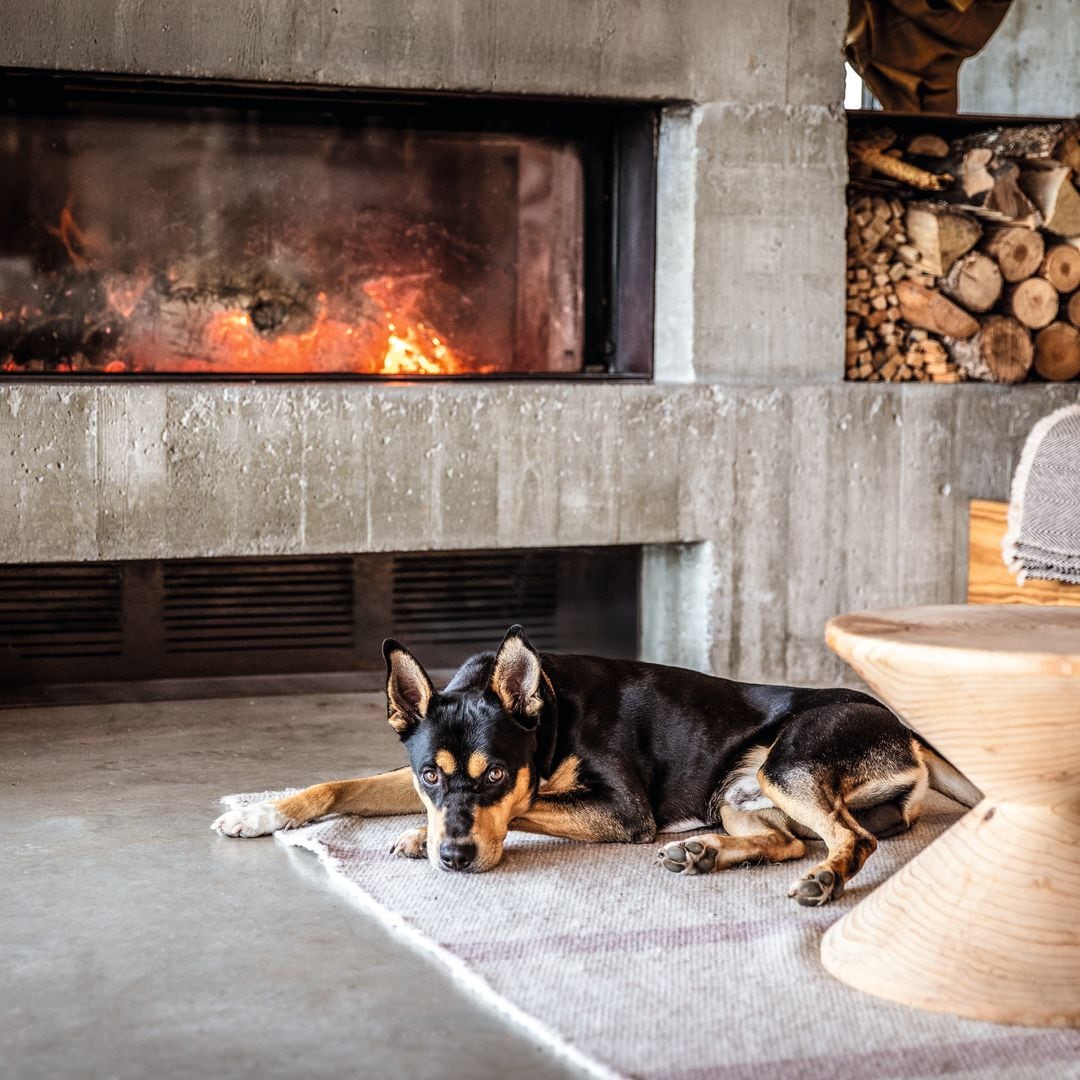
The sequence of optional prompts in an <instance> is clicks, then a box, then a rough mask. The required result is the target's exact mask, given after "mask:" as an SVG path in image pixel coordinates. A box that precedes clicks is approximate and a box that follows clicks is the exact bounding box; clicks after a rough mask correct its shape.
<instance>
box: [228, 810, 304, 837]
mask: <svg viewBox="0 0 1080 1080" xmlns="http://www.w3.org/2000/svg"><path fill="white" fill-rule="evenodd" d="M299 824H300V822H299V821H294V820H293V819H292V818H290V817H286V816H285V815H284V814H283V813H282V812H281V811H280V810H279V809H278V808H277V807H276V806H274V804H273V803H272V802H258V803H252V804H251V805H250V806H241V807H238V808H237V809H236V810H227V811H226V812H225V813H224V814H222V815H221V817H219V818H218V819H217V821H215V822H214V824H213V825H211V826H210V828H211V829H213V830H214V831H215V832H219V833H221V835H222V836H266V835H267V834H268V833H272V832H277V831H278V829H295V828H296V826H297V825H299Z"/></svg>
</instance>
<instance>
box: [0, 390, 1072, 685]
mask: <svg viewBox="0 0 1080 1080" xmlns="http://www.w3.org/2000/svg"><path fill="white" fill-rule="evenodd" d="M1077 400H1080V386H1077V385H1073V386H1058V387H1045V386H1038V385H1030V386H1025V387H1019V388H1015V389H1011V390H1009V389H1002V388H999V387H993V386H965V387H963V388H962V390H960V391H958V390H956V389H955V388H953V387H945V386H938V387H935V386H876V387H873V388H870V387H865V386H861V385H858V384H844V383H837V384H834V385H832V386H814V387H808V386H804V385H791V386H785V387H771V388H770V387H765V388H753V387H736V386H725V385H719V384H711V385H710V384H703V383H698V384H694V385H688V386H682V387H673V386H664V385H658V386H612V385H610V384H609V385H592V386H580V385H568V384H549V385H547V386H544V387H542V388H537V387H533V386H530V387H525V386H515V385H509V384H499V385H492V386H489V387H485V388H480V389H478V388H476V387H472V386H432V387H419V388H408V389H400V388H398V389H395V388H381V387H372V386H369V385H359V384H350V385H339V386H334V387H331V388H327V387H322V386H300V385H297V386H281V385H265V384H263V385H254V386H242V387H221V386H210V387H199V386H192V385H185V384H173V385H162V384H155V385H153V386H115V385H114V386H102V387H90V388H82V387H80V388H67V389H57V388H42V387H40V386H36V387H28V388H24V389H15V390H12V389H5V390H4V392H3V393H2V394H0V431H2V432H4V433H7V435H8V438H7V440H6V441H7V442H8V445H9V446H10V450H9V451H8V452H4V453H0V492H3V493H4V496H3V498H4V503H5V506H4V514H3V516H2V517H0V550H3V551H5V552H7V553H9V554H8V558H9V559H11V560H12V561H19V560H20V559H21V560H35V561H36V560H63V559H72V558H75V559H127V558H137V557H140V556H141V557H145V556H147V555H148V554H159V553H168V554H170V555H173V556H178V557H179V556H202V555H241V554H285V555H288V554H300V553H305V552H310V553H331V552H351V551H384V550H385V551H392V550H402V549H405V550H407V549H425V548H431V547H439V546H446V547H454V548H470V547H492V546H505V547H517V546H531V545H555V544H604V543H640V544H650V545H653V544H656V545H669V544H707V545H708V548H707V553H708V561H703V559H702V558H701V552H700V551H699V552H698V553H697V556H696V557H694V556H691V557H689V558H688V557H684V556H683V555H679V554H678V551H673V552H672V553H671V555H670V557H667V558H666V567H665V566H664V565H663V563H664V561H665V557H664V556H663V553H661V565H659V566H658V565H657V564H656V562H655V559H656V554H655V553H654V556H653V559H654V562H653V564H652V569H651V577H650V581H649V582H648V583H647V586H648V587H647V589H646V596H648V595H649V594H650V592H651V593H652V594H653V596H654V598H655V594H656V592H657V591H660V592H664V591H668V592H669V593H670V596H672V597H677V598H678V600H677V603H676V602H675V601H674V600H673V601H672V602H671V604H668V603H667V601H665V608H664V610H661V611H657V612H654V617H653V622H652V624H651V625H652V626H653V627H663V626H667V627H670V628H671V629H670V630H668V631H665V633H666V634H667V637H668V640H667V641H666V642H665V641H660V640H657V639H656V633H657V631H656V630H651V631H650V634H649V636H650V638H651V640H650V643H649V649H650V652H651V653H652V654H653V655H654V656H657V657H660V658H667V659H671V658H674V657H686V656H693V655H694V651H695V638H696V637H700V638H701V639H702V640H701V647H700V649H699V650H698V651H700V653H701V654H703V656H705V657H707V658H708V660H709V662H710V663H711V664H712V666H713V667H714V668H715V669H716V670H719V671H728V672H732V673H737V674H739V675H741V676H743V677H747V678H758V677H761V678H772V679H782V678H792V679H831V678H835V677H838V676H839V674H840V669H839V665H838V664H836V662H835V661H834V660H833V659H832V658H831V657H830V656H829V654H828V653H827V652H826V650H825V648H824V646H823V645H822V640H821V630H822V624H823V622H824V620H825V619H826V618H827V617H828V616H829V615H831V614H834V613H836V612H839V611H844V610H851V609H859V608H866V607H873V606H881V605H893V604H901V603H916V602H947V601H950V600H956V599H961V598H962V597H963V592H964V579H965V572H966V567H965V562H964V555H963V551H964V537H965V525H966V506H967V502H968V500H969V499H971V498H1005V497H1007V494H1008V485H1009V477H1010V476H1011V474H1012V469H1013V467H1014V465H1015V462H1016V459H1017V455H1018V453H1019V449H1020V446H1021V445H1022V442H1023V438H1024V436H1025V435H1026V433H1027V431H1028V430H1029V429H1030V427H1031V425H1032V424H1033V423H1034V422H1035V420H1036V419H1038V417H1039V416H1041V415H1043V413H1044V412H1047V411H1049V410H1050V409H1052V408H1055V407H1056V406H1058V405H1061V404H1065V403H1067V402H1073V401H1077ZM12 433H13V434H14V439H11V438H10V436H11V434H12ZM703 550H705V549H703ZM658 572H659V573H660V574H661V576H660V578H658V577H657V573H658ZM665 573H666V575H667V578H666V582H667V584H666V587H665V585H664V576H663V575H664V574H665ZM672 604H674V607H675V608H676V609H677V610H673V609H672ZM676 627H677V629H676ZM706 634H707V635H708V641H707V647H706V641H705V638H706ZM665 649H667V650H669V651H667V652H665Z"/></svg>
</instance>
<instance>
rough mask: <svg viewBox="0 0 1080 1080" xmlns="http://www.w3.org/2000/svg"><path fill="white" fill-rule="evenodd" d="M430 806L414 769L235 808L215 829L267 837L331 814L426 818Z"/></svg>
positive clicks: (318, 787)
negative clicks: (423, 800) (418, 787)
mask: <svg viewBox="0 0 1080 1080" xmlns="http://www.w3.org/2000/svg"><path fill="white" fill-rule="evenodd" d="M423 812H424V807H423V805H422V804H421V802H420V796H419V795H417V793H416V789H415V787H413V775H412V769H410V768H409V767H408V766H406V767H405V768H404V769H395V770H394V771H393V772H388V773H380V774H379V775H378V776H365V777H363V778H362V779H359V780H334V781H331V782H330V783H328V784H316V785H315V786H314V787H309V788H305V789H304V790H303V791H298V792H297V793H296V794H295V795H286V796H285V797H284V798H283V799H270V800H267V801H266V802H261V803H252V804H251V805H250V806H241V807H239V808H238V809H236V810H229V811H227V812H226V813H224V814H222V815H221V817H219V818H218V819H217V821H215V822H214V824H213V825H211V826H210V827H211V828H212V829H216V830H217V831H218V832H220V833H222V834H223V835H225V836H265V835H266V834H267V833H272V832H276V831H277V830H278V829H295V828H296V827H297V826H298V825H304V824H306V823H307V822H309V821H314V820H315V819H316V818H321V817H325V816H326V815H327V814H362V815H364V816H366V817H385V816H387V815H392V814H422V813H423Z"/></svg>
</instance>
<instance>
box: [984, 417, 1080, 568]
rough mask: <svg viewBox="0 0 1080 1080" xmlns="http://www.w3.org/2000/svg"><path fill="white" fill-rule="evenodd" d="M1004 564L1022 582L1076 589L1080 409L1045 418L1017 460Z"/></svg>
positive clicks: (1079, 544)
mask: <svg viewBox="0 0 1080 1080" xmlns="http://www.w3.org/2000/svg"><path fill="white" fill-rule="evenodd" d="M1002 547H1003V553H1004V555H1005V563H1006V565H1007V566H1008V567H1009V569H1010V570H1011V571H1012V572H1013V573H1014V574H1016V575H1017V581H1019V582H1021V583H1023V581H1024V580H1025V579H1026V578H1039V579H1042V580H1045V581H1064V582H1068V583H1070V584H1080V405H1066V406H1065V408H1063V409H1058V410H1057V411H1056V412H1053V413H1051V414H1050V415H1049V416H1044V417H1043V419H1042V420H1040V421H1039V422H1038V423H1037V424H1036V425H1035V426H1034V427H1033V428H1032V429H1031V434H1030V435H1028V437H1027V442H1026V443H1025V444H1024V452H1023V453H1022V454H1021V455H1020V464H1019V465H1018V466H1017V469H1016V475H1015V476H1014V477H1013V485H1012V497H1011V499H1010V500H1009V528H1008V531H1007V532H1006V533H1005V539H1004V541H1003V543H1002Z"/></svg>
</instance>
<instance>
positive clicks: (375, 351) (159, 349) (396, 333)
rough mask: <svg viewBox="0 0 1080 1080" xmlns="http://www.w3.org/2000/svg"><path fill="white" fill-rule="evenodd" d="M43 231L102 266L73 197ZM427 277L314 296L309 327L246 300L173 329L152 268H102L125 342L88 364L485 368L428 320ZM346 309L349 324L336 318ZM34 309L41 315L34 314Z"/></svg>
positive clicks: (377, 370)
mask: <svg viewBox="0 0 1080 1080" xmlns="http://www.w3.org/2000/svg"><path fill="white" fill-rule="evenodd" d="M46 229H47V231H48V232H49V234H50V235H52V236H55V237H56V238H57V239H58V240H59V241H60V242H61V243H62V244H63V245H64V248H65V249H66V251H67V254H68V258H69V259H70V260H71V265H72V267H74V268H75V269H76V270H78V271H80V272H85V271H89V270H101V269H102V266H101V262H102V260H103V259H104V257H105V256H106V255H107V254H108V245H107V244H106V243H105V242H104V240H103V239H102V238H101V237H99V236H98V235H96V233H95V232H94V230H93V229H92V228H91V229H82V228H80V227H79V224H78V223H77V222H76V220H75V214H74V195H69V196H68V199H67V202H66V203H65V204H64V207H63V209H62V210H61V211H60V217H59V220H58V222H57V224H56V225H49V226H46ZM167 276H168V277H169V278H170V279H171V280H174V281H175V279H176V275H175V272H172V271H169V272H168V273H167ZM433 282H434V275H432V274H430V273H413V274H404V275H399V276H396V277H392V276H384V277H378V278H372V279H370V280H368V281H366V282H364V284H363V285H362V286H361V288H362V291H363V294H364V296H363V298H362V302H361V303H360V304H358V305H354V307H355V313H354V312H353V311H352V310H350V305H349V304H348V303H344V304H342V303H338V304H336V305H335V311H334V314H333V315H331V310H330V304H329V303H328V301H327V297H326V294H325V293H320V294H319V295H318V296H317V298H316V299H317V307H316V310H315V312H314V314H313V315H312V316H311V321H310V323H309V324H308V326H307V327H306V328H305V329H303V330H299V331H297V332H294V333H287V332H286V333H278V334H273V335H271V334H268V333H264V332H261V331H260V328H259V327H257V326H256V325H255V324H254V323H253V322H252V318H251V315H250V314H249V312H248V310H247V308H246V306H244V307H241V306H237V307H235V308H231V309H227V310H217V311H213V312H212V313H207V314H205V315H202V316H197V317H196V318H197V323H196V326H197V328H196V329H194V330H192V329H189V328H188V326H187V324H182V325H180V326H177V325H176V323H175V322H174V323H171V324H170V323H168V321H167V320H166V322H165V323H164V324H163V323H155V322H154V321H153V320H154V319H155V318H156V317H157V316H156V315H155V312H157V311H158V310H159V309H158V306H157V305H158V300H155V298H154V295H153V290H154V288H155V286H154V275H153V274H152V273H151V272H150V271H148V270H146V269H145V268H143V269H140V270H138V271H136V272H135V273H124V272H119V271H117V272H109V271H108V270H107V269H106V272H105V273H103V274H102V285H103V288H104V292H105V299H106V301H107V304H108V306H109V308H110V309H111V311H112V312H114V313H115V314H116V315H118V316H119V317H120V318H121V319H123V320H124V325H123V326H122V327H121V328H120V332H119V338H120V340H121V341H122V345H120V346H118V347H114V348H113V349H112V350H111V356H109V355H108V354H106V356H102V357H101V358H100V359H98V360H96V361H94V366H95V367H97V365H98V364H100V365H101V366H100V367H99V368H98V370H101V371H104V372H108V373H117V372H124V371H162V372H168V371H176V372H185V371H187V372H196V371H201V372H220V373H223V374H232V373H236V374H263V373H266V374H297V375H301V374H306V373H325V374H337V373H345V374H364V375H386V376H405V375H456V374H460V373H462V372H466V371H476V372H482V371H486V370H490V368H488V367H486V366H483V365H480V364H478V363H477V362H476V360H475V358H473V357H471V356H468V355H466V354H464V353H460V352H458V351H456V350H455V349H453V348H452V347H451V346H450V345H449V344H448V343H447V341H446V337H445V335H443V334H441V333H440V332H439V331H438V330H436V329H435V328H434V327H432V326H431V325H430V323H428V322H427V321H426V320H425V318H424V316H423V314H422V313H423V312H424V311H425V309H427V310H430V300H431V295H432V289H433V288H435V287H437V283H436V284H433ZM148 291H149V292H150V293H151V299H152V300H155V302H154V303H151V304H149V305H148V307H149V309H150V310H149V313H144V314H143V315H140V314H139V310H138V309H139V308H140V301H142V299H143V297H144V296H145V295H146V294H147V293H148ZM69 294H70V290H69ZM158 299H160V298H158ZM346 299H347V298H346ZM343 310H344V311H345V312H347V314H348V316H349V317H350V318H352V319H353V320H354V321H348V319H347V318H342V317H340V316H341V314H342V311H343ZM22 314H23V315H26V314H28V313H27V312H25V311H24V312H22ZM29 314H33V313H29ZM36 314H37V315H40V311H38V312H36ZM2 318H3V314H2V313H0V319H2ZM144 318H145V319H146V320H147V321H146V322H143V319H144ZM181 322H182V320H181ZM104 333H105V334H110V333H112V327H111V326H107V327H106V328H105V330H104ZM177 334H182V335H183V337H184V344H183V345H181V346H179V348H180V350H181V352H180V355H177V342H176V341H175V340H174V339H173V335H177ZM73 363H74V362H73V361H72V360H71V359H70V358H67V359H65V360H64V361H63V362H60V363H58V364H57V365H56V366H55V368H54V370H58V371H63V370H69V369H70V368H71V367H72V365H73ZM17 367H18V365H16V364H15V363H14V361H13V360H12V359H11V358H10V357H8V358H6V359H4V360H3V362H2V363H0V369H2V370H4V371H9V370H15V369H17Z"/></svg>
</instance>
